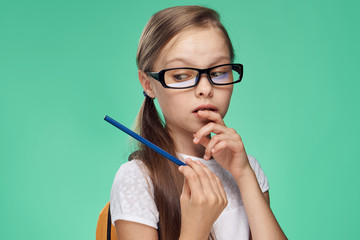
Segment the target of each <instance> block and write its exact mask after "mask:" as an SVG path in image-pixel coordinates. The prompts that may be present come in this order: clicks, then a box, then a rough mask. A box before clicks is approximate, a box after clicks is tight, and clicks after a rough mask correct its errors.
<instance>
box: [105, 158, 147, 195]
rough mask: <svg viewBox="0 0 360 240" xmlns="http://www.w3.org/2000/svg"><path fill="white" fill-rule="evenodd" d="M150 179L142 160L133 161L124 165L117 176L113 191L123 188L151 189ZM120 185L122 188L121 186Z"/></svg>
mask: <svg viewBox="0 0 360 240" xmlns="http://www.w3.org/2000/svg"><path fill="white" fill-rule="evenodd" d="M149 184H150V177H149V176H148V174H147V170H146V167H145V165H144V164H143V162H142V161H141V160H137V159H134V160H131V161H128V162H126V163H124V164H122V165H121V166H120V168H119V170H118V171H117V172H116V174H115V178H114V182H113V187H112V190H115V189H116V188H123V187H126V186H128V187H131V186H132V187H134V186H136V187H140V186H141V187H149ZM119 185H120V186H119Z"/></svg>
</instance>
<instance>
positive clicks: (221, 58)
mask: <svg viewBox="0 0 360 240" xmlns="http://www.w3.org/2000/svg"><path fill="white" fill-rule="evenodd" d="M222 60H228V61H229V63H230V62H231V61H230V58H229V56H219V57H217V58H215V59H214V61H212V62H211V64H210V66H209V67H211V66H214V65H216V64H217V63H219V62H220V61H222ZM174 62H182V63H185V65H186V66H194V65H193V64H192V63H190V62H188V60H187V59H185V58H182V57H176V58H173V59H171V58H170V60H168V61H166V62H165V64H164V65H165V66H166V67H168V65H169V64H171V63H174Z"/></svg>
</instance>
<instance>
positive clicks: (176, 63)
mask: <svg viewBox="0 0 360 240" xmlns="http://www.w3.org/2000/svg"><path fill="white" fill-rule="evenodd" d="M229 62H230V52H229V47H228V45H227V41H226V39H225V36H224V33H223V32H222V31H221V30H220V29H219V28H216V27H202V28H189V29H186V30H184V31H182V32H180V33H178V34H177V35H175V36H174V37H173V38H172V39H171V40H170V41H169V42H168V43H167V44H166V45H165V46H164V47H163V49H162V50H161V51H160V54H159V56H158V58H157V60H156V62H155V63H154V68H155V69H156V71H159V70H161V69H165V68H174V67H197V68H207V67H211V66H213V65H214V64H222V63H229ZM155 69H154V70H155Z"/></svg>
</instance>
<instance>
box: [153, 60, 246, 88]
mask: <svg viewBox="0 0 360 240" xmlns="http://www.w3.org/2000/svg"><path fill="white" fill-rule="evenodd" d="M203 73H206V75H207V77H208V79H209V81H210V83H211V84H213V85H230V84H234V83H238V82H240V81H241V78H242V76H243V65H242V64H223V65H218V66H215V67H211V68H206V69H197V68H170V69H164V70H161V71H160V72H148V73H147V74H148V75H149V76H150V77H152V78H154V79H155V80H157V81H159V82H160V83H161V85H162V86H163V87H165V88H174V89H184V88H191V87H195V86H196V85H197V84H198V83H199V80H200V78H201V75H202V74H203Z"/></svg>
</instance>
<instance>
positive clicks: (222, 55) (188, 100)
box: [110, 6, 286, 240]
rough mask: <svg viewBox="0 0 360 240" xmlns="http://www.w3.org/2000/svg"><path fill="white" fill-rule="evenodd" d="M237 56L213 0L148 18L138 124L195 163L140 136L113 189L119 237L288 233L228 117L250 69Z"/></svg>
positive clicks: (262, 177) (141, 63) (142, 41)
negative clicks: (173, 158) (141, 141)
mask: <svg viewBox="0 0 360 240" xmlns="http://www.w3.org/2000/svg"><path fill="white" fill-rule="evenodd" d="M233 59H234V52H233V47H232V44H231V42H230V39H229V36H228V34H227V32H226V30H225V28H224V27H223V25H222V24H221V23H220V21H219V15H218V14H217V12H215V11H214V10H212V9H208V8H205V7H200V6H180V7H172V8H168V9H165V10H162V11H160V12H158V13H156V14H154V15H153V16H152V17H151V19H150V20H149V22H148V23H147V25H146V26H145V29H144V31H143V33H142V36H141V38H140V42H139V47H138V52H137V58H136V60H137V65H138V69H139V71H138V75H139V80H140V83H141V85H142V87H143V89H144V95H145V101H144V103H143V106H142V108H141V110H140V112H139V115H138V121H137V128H138V131H139V133H140V135H141V136H142V137H144V138H146V139H148V140H149V141H151V142H153V143H154V144H156V145H158V146H159V147H161V148H162V149H164V150H165V151H167V152H169V153H170V154H172V155H174V156H177V157H178V158H179V159H180V160H182V161H184V162H185V163H186V164H187V166H182V167H178V166H177V165H175V164H174V163H172V162H170V161H169V160H167V159H166V158H164V157H162V156H161V155H159V154H157V153H155V152H154V151H152V150H151V149H148V148H147V147H145V146H143V145H139V148H138V150H137V151H136V152H134V153H133V154H131V156H130V157H129V160H131V161H129V162H127V163H125V164H123V165H122V166H121V167H120V169H119V171H118V172H117V174H116V176H115V179H114V183H113V186H112V190H111V197H110V208H111V217H112V223H113V224H114V225H115V227H116V233H117V237H118V239H121V240H125V239H149V240H150V239H151V240H153V239H163V240H172V239H186V240H192V239H194V240H195V239H196V240H200V239H201V240H202V239H209V238H210V239H215V238H216V239H219V240H220V239H227V240H229V239H249V238H253V239H265V238H266V239H286V237H285V235H284V234H283V232H282V230H281V228H280V227H279V225H278V223H277V221H276V219H275V217H274V215H273V214H272V211H271V209H270V207H269V193H268V189H269V186H268V183H267V179H266V177H265V175H264V173H263V171H262V169H261V167H260V166H259V164H258V162H257V161H256V159H255V158H253V157H251V156H249V155H247V154H246V152H245V148H244V145H243V142H242V140H241V137H240V136H239V134H238V133H237V132H236V131H235V130H234V129H231V128H228V127H227V126H226V125H225V123H224V121H223V118H224V116H225V114H226V112H227V110H228V107H229V104H230V98H231V94H232V90H233V84H234V83H237V82H240V80H241V77H242V65H241V64H232V63H233ZM154 98H156V99H157V100H158V103H159V105H160V108H161V111H162V113H163V116H164V122H162V120H161V118H160V117H159V115H158V113H157V110H156V108H155V105H154ZM211 133H212V134H215V135H214V136H213V137H211Z"/></svg>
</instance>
